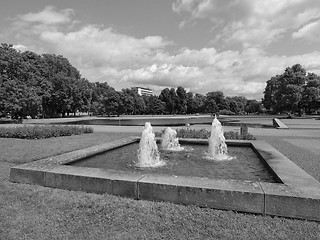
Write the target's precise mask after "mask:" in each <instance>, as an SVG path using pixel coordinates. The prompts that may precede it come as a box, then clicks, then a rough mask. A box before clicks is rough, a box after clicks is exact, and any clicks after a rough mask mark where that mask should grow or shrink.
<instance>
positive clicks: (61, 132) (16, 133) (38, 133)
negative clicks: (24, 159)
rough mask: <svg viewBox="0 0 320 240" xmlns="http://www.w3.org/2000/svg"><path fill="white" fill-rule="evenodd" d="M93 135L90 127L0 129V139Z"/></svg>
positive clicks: (47, 126) (44, 126) (40, 126)
mask: <svg viewBox="0 0 320 240" xmlns="http://www.w3.org/2000/svg"><path fill="white" fill-rule="evenodd" d="M86 133H93V129H92V128H91V127H84V126H81V127H79V126H60V125H35V126H27V125H24V126H23V127H10V128H6V127H0V137H1V138H22V139H43V138H51V137H62V136H71V135H80V134H86Z"/></svg>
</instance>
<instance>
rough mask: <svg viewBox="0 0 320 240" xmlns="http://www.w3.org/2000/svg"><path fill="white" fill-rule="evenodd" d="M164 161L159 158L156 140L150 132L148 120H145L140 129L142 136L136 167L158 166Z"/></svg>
mask: <svg viewBox="0 0 320 240" xmlns="http://www.w3.org/2000/svg"><path fill="white" fill-rule="evenodd" d="M165 164H166V163H165V162H164V161H163V160H161V159H160V153H159V151H158V146H157V142H156V140H155V137H154V133H153V132H152V126H151V124H150V122H146V123H145V126H144V128H143V131H142V136H141V139H140V143H139V149H138V161H137V162H136V164H135V165H136V166H137V167H160V166H164V165H165Z"/></svg>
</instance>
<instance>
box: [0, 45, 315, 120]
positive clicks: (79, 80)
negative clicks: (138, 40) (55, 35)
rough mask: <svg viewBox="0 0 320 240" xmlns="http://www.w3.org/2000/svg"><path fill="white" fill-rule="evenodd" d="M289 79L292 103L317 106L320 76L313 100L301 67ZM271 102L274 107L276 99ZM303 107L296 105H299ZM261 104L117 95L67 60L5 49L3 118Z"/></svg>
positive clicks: (210, 96)
mask: <svg viewBox="0 0 320 240" xmlns="http://www.w3.org/2000/svg"><path fill="white" fill-rule="evenodd" d="M296 72H299V74H296ZM286 74H287V75H288V76H289V77H288V78H290V79H289V80H288V83H290V84H291V85H292V86H286V89H287V91H288V94H287V96H286V99H287V102H288V103H292V102H293V101H294V100H293V99H292V98H295V99H296V100H299V101H300V100H301V104H302V105H303V104H307V103H309V102H313V105H312V106H313V107H316V106H317V104H318V102H317V98H318V95H319V91H318V88H319V78H318V76H315V75H310V76H309V75H308V79H310V81H309V82H308V86H309V88H308V91H309V95H310V97H308V98H306V97H303V96H301V95H299V92H300V91H301V89H300V87H301V84H300V85H299V86H298V87H296V85H295V84H297V83H301V82H302V81H301V78H303V76H304V74H305V73H304V72H303V71H302V70H301V69H299V68H297V69H293V70H290V71H289V70H288V72H287V73H286ZM269 85H270V84H269ZM270 87H273V85H270V86H269V88H270ZM289 91H290V92H289ZM269 92H270V94H274V92H273V91H268V93H269ZM277 97H278V96H277ZM265 99H266V102H268V101H270V104H273V102H272V101H274V100H272V99H270V100H268V98H265ZM275 99H276V98H275ZM271 102H272V103H271ZM247 103H248V104H249V105H247ZM298 103H299V104H300V102H297V101H296V102H295V104H296V105H299V104H298ZM259 104H260V105H261V103H260V102H258V101H253V102H252V101H248V99H246V98H245V97H241V96H235V97H225V96H224V94H223V93H222V92H220V91H212V92H209V93H207V94H206V95H202V94H198V93H192V92H187V91H186V89H184V88H183V87H182V86H179V87H177V88H176V89H175V88H170V89H169V88H164V89H163V90H162V91H161V93H160V95H159V96H156V95H153V96H140V95H139V94H138V91H137V88H135V87H133V88H126V89H122V90H121V91H116V90H115V89H114V88H113V87H111V86H109V85H108V83H107V81H106V82H89V81H88V80H87V79H85V78H83V77H82V76H81V74H80V72H79V70H78V69H76V68H75V67H74V66H72V64H71V63H70V62H69V60H68V59H67V58H65V57H63V56H61V55H55V54H41V55H39V54H36V53H34V52H31V51H25V52H20V51H17V50H16V49H14V48H13V45H10V44H1V46H0V116H5V115H7V114H9V115H11V116H12V117H13V118H18V117H22V118H24V117H26V116H31V117H56V116H68V115H69V114H76V113H77V112H91V113H92V114H97V115H120V114H194V113H211V114H212V113H218V112H219V111H222V110H223V111H224V112H225V113H232V114H242V113H245V112H246V113H253V112H259V111H261V107H257V106H256V105H259ZM270 104H269V105H270ZM253 105H254V106H253Z"/></svg>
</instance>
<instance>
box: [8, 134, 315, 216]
mask: <svg viewBox="0 0 320 240" xmlns="http://www.w3.org/2000/svg"><path fill="white" fill-rule="evenodd" d="M139 140H140V138H138V137H129V138H125V139H121V140H117V141H113V142H109V143H106V144H103V145H98V146H93V147H90V148H86V149H81V150H77V151H73V152H69V153H65V154H61V155H58V156H54V157H49V158H45V159H41V160H38V161H35V162H31V163H27V164H22V165H18V166H15V167H12V168H11V170H10V181H12V182H16V183H27V184H37V185H41V186H46V187H54V188H61V189H67V190H77V191H78V190H80V191H86V192H93V193H100V194H104V193H108V194H114V195H118V196H123V197H130V198H134V199H142V200H151V201H170V202H173V203H178V204H186V205H187V204H194V205H197V206H201V207H210V208H215V209H224V210H234V211H240V212H248V213H258V214H267V215H273V216H283V217H290V218H300V219H308V220H316V221H320V183H319V182H318V181H316V180H315V179H314V178H313V177H311V176H310V175H309V174H307V173H306V172H305V171H303V170H302V169H301V168H299V167H298V166H297V165H296V164H294V163H293V162H292V161H290V160H289V159H288V158H286V157H285V156H283V155H282V154H281V153H280V152H278V151H277V150H276V149H274V148H273V147H271V146H270V145H269V144H267V143H265V142H262V141H227V142H226V143H227V145H228V146H238V147H241V146H242V147H246V148H251V149H252V150H253V151H254V152H255V153H256V155H257V157H258V158H259V160H260V161H262V162H263V164H265V166H266V168H267V169H268V171H269V172H270V173H271V174H272V175H273V176H274V178H275V179H276V181H275V182H268V181H259V180H235V179H216V178H204V177H194V176H181V175H180V176H177V175H168V174H163V173H161V174H159V173H150V172H149V173H145V172H143V171H142V172H141V171H140V172H139V171H138V172H134V171H121V170H115V169H105V168H96V167H94V168H92V167H79V166H72V165H71V164H72V163H74V162H77V161H79V160H82V159H85V158H88V157H91V156H95V155H97V154H101V153H104V152H107V151H110V150H112V149H116V148H119V149H120V150H121V147H123V146H126V145H130V144H134V143H137V142H139ZM180 143H181V144H190V143H193V144H194V143H196V144H207V140H199V139H180Z"/></svg>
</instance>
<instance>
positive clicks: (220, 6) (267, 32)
mask: <svg viewBox="0 0 320 240" xmlns="http://www.w3.org/2000/svg"><path fill="white" fill-rule="evenodd" d="M172 9H173V11H174V12H177V13H179V14H181V15H182V16H183V20H182V23H183V27H186V25H187V23H188V22H191V21H197V20H198V19H208V20H210V21H211V22H212V28H213V29H219V30H218V32H215V34H216V36H215V38H214V39H213V42H216V41H218V40H222V41H224V42H229V43H233V42H236V43H241V44H242V45H243V46H244V47H264V46H267V45H269V44H270V43H272V42H275V41H277V40H279V39H281V38H283V37H285V36H286V34H289V35H290V34H291V33H293V32H295V31H297V29H299V28H301V26H306V27H308V26H309V24H311V23H310V21H312V19H318V18H319V17H320V1H314V0H268V1H265V0H254V1H250V0H242V1H240V0H228V1H220V0H193V1H192V0H177V1H175V2H174V3H173V5H172ZM315 25H316V24H312V28H311V26H310V27H308V33H307V34H304V32H305V31H306V29H300V30H301V31H300V32H298V33H294V34H293V37H294V38H297V37H300V36H302V35H303V36H306V37H305V39H306V40H311V41H320V38H316V37H315V36H316V35H317V36H318V34H319V28H318V26H317V27H316V26H315Z"/></svg>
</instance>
